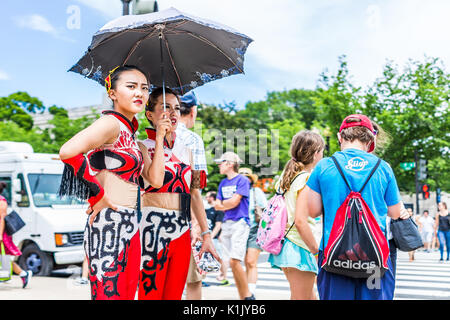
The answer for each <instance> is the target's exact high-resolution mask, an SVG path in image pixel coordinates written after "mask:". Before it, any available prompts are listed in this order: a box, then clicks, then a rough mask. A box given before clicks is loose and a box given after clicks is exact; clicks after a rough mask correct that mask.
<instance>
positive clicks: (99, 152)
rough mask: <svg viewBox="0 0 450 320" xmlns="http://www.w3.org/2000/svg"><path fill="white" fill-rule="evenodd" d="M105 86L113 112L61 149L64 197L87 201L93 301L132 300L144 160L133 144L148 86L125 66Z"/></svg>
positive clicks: (164, 124)
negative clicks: (63, 167)
mask: <svg viewBox="0 0 450 320" xmlns="http://www.w3.org/2000/svg"><path fill="white" fill-rule="evenodd" d="M105 86H106V89H107V92H108V95H109V97H110V98H111V100H112V101H113V105H114V111H104V112H103V116H102V117H100V118H99V119H98V120H96V121H95V122H94V123H93V124H91V125H90V126H89V127H87V128H86V129H84V130H82V131H80V132H79V133H77V134H76V135H75V136H73V137H72V138H71V139H70V140H69V141H67V142H66V143H65V144H64V145H63V146H62V147H61V149H60V152H59V155H60V158H61V160H62V161H63V162H64V163H65V169H64V173H63V178H62V180H61V186H60V195H71V196H77V197H79V198H81V199H87V200H88V202H89V208H88V209H87V211H86V213H87V214H89V215H90V217H89V221H88V223H87V224H86V230H85V238H84V247H85V251H86V255H87V258H88V261H89V271H90V275H89V279H90V282H91V297H92V299H93V300H97V299H102V300H103V299H111V300H118V299H125V300H132V299H134V297H135V294H136V289H137V284H138V279H139V263H140V255H141V246H140V240H139V227H138V210H139V204H140V191H139V185H138V179H139V176H140V174H141V171H142V169H143V164H144V157H145V156H143V155H142V153H141V151H140V150H139V147H138V145H137V142H136V140H135V133H136V130H137V128H138V123H137V120H136V118H135V115H136V114H137V113H139V112H141V111H142V110H143V109H144V106H145V105H146V103H147V101H148V97H149V82H148V79H147V77H146V76H145V74H144V73H143V72H142V71H140V70H139V69H138V68H137V67H134V66H121V67H117V68H115V69H113V70H112V71H110V72H109V75H108V77H107V78H106V79H105ZM157 123H158V125H157V127H158V130H162V131H164V130H168V128H169V127H170V123H169V120H168V119H161V120H157ZM159 150H161V151H159ZM156 151H157V152H162V148H160V149H158V148H157V149H156ZM149 179H150V183H155V184H157V183H158V181H157V180H158V179H152V178H151V177H149ZM154 180H156V181H154Z"/></svg>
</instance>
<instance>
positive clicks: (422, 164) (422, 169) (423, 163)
mask: <svg viewBox="0 0 450 320" xmlns="http://www.w3.org/2000/svg"><path fill="white" fill-rule="evenodd" d="M427 163H428V161H427V160H425V159H420V160H419V181H423V180H425V179H426V178H427Z"/></svg>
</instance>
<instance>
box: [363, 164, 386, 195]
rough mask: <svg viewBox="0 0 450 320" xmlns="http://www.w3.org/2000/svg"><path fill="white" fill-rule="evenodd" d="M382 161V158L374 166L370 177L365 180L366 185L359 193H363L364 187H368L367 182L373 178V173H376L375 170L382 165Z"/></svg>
mask: <svg viewBox="0 0 450 320" xmlns="http://www.w3.org/2000/svg"><path fill="white" fill-rule="evenodd" d="M380 163H381V159H378V161H377V164H376V165H375V167H373V169H372V171H371V172H370V174H369V177H368V178H367V180H366V182H364V185H363V186H362V188H361V190H359V193H361V192H362V191H363V190H364V188H365V187H366V184H367V182H369V180H370V178H372V176H373V174H374V173H375V170H377V168H378V167H379V166H380Z"/></svg>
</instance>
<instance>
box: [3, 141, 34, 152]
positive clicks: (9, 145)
mask: <svg viewBox="0 0 450 320" xmlns="http://www.w3.org/2000/svg"><path fill="white" fill-rule="evenodd" d="M0 153H33V147H32V146H31V145H30V144H29V143H26V142H13V141H0Z"/></svg>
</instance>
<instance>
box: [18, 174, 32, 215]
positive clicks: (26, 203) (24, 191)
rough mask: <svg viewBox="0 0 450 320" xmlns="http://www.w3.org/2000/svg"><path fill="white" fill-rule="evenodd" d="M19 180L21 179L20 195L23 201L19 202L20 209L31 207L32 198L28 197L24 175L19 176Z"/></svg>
mask: <svg viewBox="0 0 450 320" xmlns="http://www.w3.org/2000/svg"><path fill="white" fill-rule="evenodd" d="M17 179H20V184H21V186H22V188H21V190H20V195H21V196H22V200H21V201H20V202H17V206H18V207H29V206H30V198H29V197H28V192H27V187H26V185H25V178H24V177H23V174H22V173H19V174H18V175H17Z"/></svg>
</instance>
